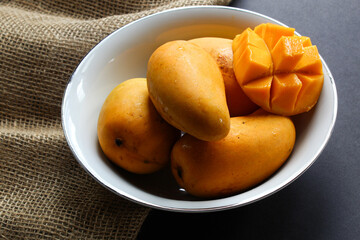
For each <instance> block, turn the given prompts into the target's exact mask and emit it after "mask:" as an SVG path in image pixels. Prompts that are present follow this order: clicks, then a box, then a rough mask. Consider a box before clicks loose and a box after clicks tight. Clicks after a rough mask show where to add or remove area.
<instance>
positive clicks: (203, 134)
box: [147, 40, 230, 141]
mask: <svg viewBox="0 0 360 240" xmlns="http://www.w3.org/2000/svg"><path fill="white" fill-rule="evenodd" d="M147 83H148V90H149V95H150V98H151V100H152V102H153V103H154V105H155V107H156V109H157V111H158V112H159V113H160V115H161V116H162V117H163V118H164V119H165V120H166V121H167V122H168V123H170V124H171V125H173V126H174V127H176V128H178V129H180V130H182V131H184V132H187V133H189V134H190V135H193V136H195V137H197V138H199V139H202V140H205V141H215V140H219V139H221V138H224V137H225V136H226V135H227V134H228V132H229V129H230V115H229V110H228V107H227V104H226V96H225V87H224V81H223V78H222V75H221V72H220V70H219V68H218V66H217V64H216V62H215V61H214V59H213V58H212V57H211V56H210V54H208V53H207V52H206V51H205V50H204V49H202V48H201V47H199V46H197V45H195V44H192V43H189V42H187V41H182V40H177V41H171V42H167V43H165V44H163V45H162V46H160V47H159V48H158V49H156V50H155V51H154V52H153V54H152V55H151V57H150V59H149V62H148V69H147Z"/></svg>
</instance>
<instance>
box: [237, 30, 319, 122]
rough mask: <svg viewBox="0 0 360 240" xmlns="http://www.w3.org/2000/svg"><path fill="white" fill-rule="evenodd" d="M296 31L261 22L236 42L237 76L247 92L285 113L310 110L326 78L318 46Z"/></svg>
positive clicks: (272, 109)
mask: <svg viewBox="0 0 360 240" xmlns="http://www.w3.org/2000/svg"><path fill="white" fill-rule="evenodd" d="M294 31H295V29H294V28H288V27H283V26H279V25H276V24H271V23H267V24H260V25H258V26H256V27H255V29H254V30H252V29H250V28H247V29H246V30H245V31H243V32H242V33H241V34H239V35H237V36H236V37H235V38H234V40H233V46H232V47H233V51H234V72H235V76H236V78H237V81H238V83H239V85H240V86H241V88H242V90H243V91H244V93H245V94H246V95H247V96H248V97H249V98H250V99H251V100H252V101H253V102H254V103H256V104H257V105H259V106H260V107H262V108H263V109H265V110H266V111H268V112H272V113H275V114H280V115H285V116H292V115H296V114H300V113H303V112H308V111H310V110H311V109H312V108H313V107H314V105H315V104H316V103H317V100H318V99H319V96H320V93H321V90H322V86H323V82H324V75H323V71H322V63H321V59H320V55H319V53H318V50H317V47H316V46H315V45H312V43H311V40H310V38H309V37H303V36H295V35H294ZM244 66H245V67H244Z"/></svg>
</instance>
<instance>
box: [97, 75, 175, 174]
mask: <svg viewBox="0 0 360 240" xmlns="http://www.w3.org/2000/svg"><path fill="white" fill-rule="evenodd" d="M97 133H98V139H99V143H100V147H101V149H102V150H103V152H104V154H105V155H106V156H107V157H108V158H109V159H110V160H111V161H113V162H114V163H115V164H117V165H118V166H120V167H122V168H124V169H126V170H127V171H130V172H133V173H138V174H145V173H152V172H155V171H157V170H159V169H161V168H163V167H164V166H166V165H168V163H169V161H170V152H171V148H172V146H173V144H174V143H175V142H176V140H177V139H178V138H179V137H180V131H179V130H178V129H176V128H174V127H172V126H171V125H169V124H168V123H167V122H165V121H164V120H163V119H162V118H161V116H160V115H159V114H158V113H157V111H156V109H155V107H154V106H153V104H152V102H151V100H150V98H149V94H148V91H147V84H146V79H145V78H134V79H129V80H127V81H125V82H122V83H121V84H119V85H118V86H117V87H115V88H114V89H113V90H112V91H111V93H110V94H109V95H108V96H107V98H106V100H105V102H104V104H103V106H102V108H101V111H100V114H99V119H98V125H97Z"/></svg>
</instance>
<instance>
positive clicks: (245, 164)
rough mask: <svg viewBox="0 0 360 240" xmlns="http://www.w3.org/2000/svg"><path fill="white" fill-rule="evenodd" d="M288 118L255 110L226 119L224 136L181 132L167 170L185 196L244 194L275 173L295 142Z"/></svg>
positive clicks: (292, 127)
mask: <svg viewBox="0 0 360 240" xmlns="http://www.w3.org/2000/svg"><path fill="white" fill-rule="evenodd" d="M295 134H296V133H295V127H294V124H293V122H292V121H291V119H290V118H288V117H284V116H279V115H275V114H270V113H267V112H265V111H264V110H262V109H260V110H257V111H256V112H255V113H253V114H250V115H248V116H241V117H234V118H231V129H230V132H229V134H228V135H227V136H226V137H225V138H223V139H221V140H219V141H214V142H207V141H201V140H199V139H196V138H194V137H192V136H191V135H188V134H185V135H184V136H183V137H182V138H181V139H180V140H178V141H177V142H176V144H175V145H174V147H173V150H172V152H171V171H172V174H173V175H174V177H175V179H176V181H177V183H178V184H179V186H180V187H182V188H184V189H185V190H186V191H187V192H188V193H189V194H191V195H194V196H198V197H203V198H218V197H224V196H229V195H232V194H236V193H239V192H241V191H245V190H247V189H249V188H251V187H254V186H256V185H257V184H260V183H261V182H263V181H265V180H266V179H267V178H269V177H270V176H271V175H272V174H274V173H275V172H276V171H277V170H278V169H279V168H280V167H281V166H282V165H283V163H284V162H285V161H286V160H287V158H288V157H289V155H290V153H291V152H292V149H293V146H294V144H295Z"/></svg>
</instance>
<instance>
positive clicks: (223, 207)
mask: <svg viewBox="0 0 360 240" xmlns="http://www.w3.org/2000/svg"><path fill="white" fill-rule="evenodd" d="M199 9H205V10H206V9H222V10H226V11H228V10H229V11H236V12H242V13H247V14H251V15H255V16H259V17H262V18H264V19H267V20H270V21H272V22H276V23H277V24H279V25H282V26H286V27H288V26H287V25H286V24H284V23H282V22H280V21H278V20H276V19H274V18H272V17H269V16H266V15H264V14H261V13H258V12H255V11H251V10H247V9H243V8H237V7H230V6H214V5H209V6H206V5H205V6H186V7H176V8H171V9H167V10H164V11H160V12H157V13H153V14H150V15H147V16H144V17H141V18H139V19H137V20H134V21H132V22H130V23H128V24H125V25H124V26H122V27H120V28H118V29H116V30H115V31H113V32H112V33H110V34H109V35H107V36H106V37H105V38H103V39H102V40H101V41H99V42H98V43H97V44H96V45H95V46H93V47H92V48H91V49H90V50H89V51H88V53H87V54H86V55H85V56H84V57H83V58H82V59H81V61H80V62H79V64H78V65H77V66H76V68H75V70H74V71H73V72H72V74H71V75H70V77H69V79H68V82H67V84H66V87H65V91H64V93H63V98H62V104H61V125H62V128H63V132H64V136H65V139H66V142H67V144H68V146H69V148H70V150H71V152H72V154H73V156H74V157H75V159H76V160H77V162H78V163H79V164H80V166H81V167H82V168H83V169H84V170H85V171H86V172H87V173H88V174H89V175H90V176H91V177H92V178H93V179H95V180H96V182H98V183H100V185H102V186H103V187H105V188H106V189H108V190H110V191H111V192H113V193H115V194H116V195H118V196H120V197H122V198H124V199H127V200H130V201H131V202H134V203H137V204H139V205H142V206H145V207H149V208H153V209H158V210H165V211H171V212H193V213H200V212H201V213H204V212H216V211H223V210H228V209H233V208H236V207H241V206H245V205H248V204H251V203H254V202H257V201H259V200H262V199H264V198H266V197H268V196H270V195H272V194H274V193H276V192H278V191H280V190H282V189H283V188H285V187H286V186H288V185H289V184H291V183H292V182H294V181H295V180H296V179H297V178H298V177H300V176H301V175H302V174H303V173H304V172H306V171H307V170H308V169H309V168H310V167H311V166H312V164H314V162H315V161H316V160H317V158H318V157H319V156H320V154H321V153H322V151H323V150H324V149H325V147H326V145H327V143H328V142H329V139H330V137H331V135H332V133H333V131H334V126H335V123H336V118H337V111H338V96H337V90H336V85H335V81H334V78H333V76H332V73H331V71H330V69H329V67H328V66H327V64H326V62H325V61H324V59H323V58H322V56H321V55H320V59H321V61H322V64H323V67H324V68H325V70H326V74H327V76H328V77H329V80H330V84H331V87H332V88H331V89H332V94H333V96H334V99H333V100H334V101H333V102H334V108H333V115H332V119H331V124H330V128H329V130H328V131H327V134H326V137H325V140H324V141H323V143H322V145H321V147H320V148H319V149H318V151H317V152H316V154H315V155H314V156H315V157H314V158H313V159H311V161H310V162H309V164H307V165H304V166H303V167H302V168H300V169H299V170H298V171H296V172H294V174H292V175H291V176H289V178H288V181H284V182H282V183H281V184H278V185H276V186H274V187H272V188H268V189H267V190H266V191H263V192H262V193H261V194H258V195H256V196H254V197H252V198H251V199H249V200H247V201H246V202H237V203H232V204H227V205H221V206H216V207H204V208H202V207H195V208H189V207H169V206H162V205H160V204H156V203H151V202H148V201H145V200H142V199H139V198H137V197H134V196H131V195H130V194H128V193H126V192H124V191H119V190H118V189H117V190H115V189H113V188H112V187H111V186H110V185H109V183H107V182H106V181H105V180H104V179H103V178H102V177H101V176H99V175H98V174H97V173H95V172H92V171H90V170H89V167H88V166H87V163H86V162H83V161H82V160H81V159H80V158H79V156H78V155H77V153H76V151H75V149H74V147H73V146H72V144H71V140H70V134H69V130H68V129H67V128H66V127H65V126H66V122H65V114H66V113H65V112H66V108H65V107H66V99H67V96H68V92H69V89H70V86H71V85H72V82H73V78H74V75H75V73H76V72H77V70H78V69H79V68H80V65H81V64H83V62H84V61H85V60H86V59H87V58H88V57H89V55H90V54H91V53H92V52H93V51H94V49H96V48H97V47H98V46H99V45H101V44H103V42H104V41H106V40H107V39H108V38H111V37H112V36H113V35H115V34H116V33H117V32H119V31H122V30H123V29H125V28H128V27H129V26H131V25H133V24H137V23H139V22H141V21H146V20H147V19H149V18H153V17H156V16H157V15H162V14H167V13H171V12H178V11H184V10H185V11H186V10H199ZM295 33H296V34H297V35H300V34H299V33H297V32H296V31H295ZM324 75H325V73H324ZM234 196H236V195H234ZM230 197H231V196H230ZM171 200H173V199H171ZM215 200H221V199H215ZM175 201H180V202H181V201H183V200H175ZM185 201H188V200H185ZM208 201H214V200H211V199H210V200H199V201H196V202H208Z"/></svg>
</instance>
